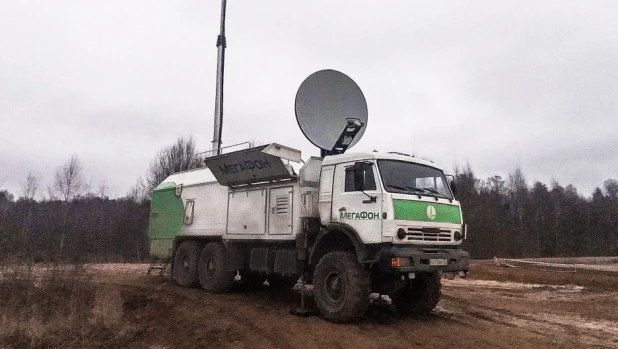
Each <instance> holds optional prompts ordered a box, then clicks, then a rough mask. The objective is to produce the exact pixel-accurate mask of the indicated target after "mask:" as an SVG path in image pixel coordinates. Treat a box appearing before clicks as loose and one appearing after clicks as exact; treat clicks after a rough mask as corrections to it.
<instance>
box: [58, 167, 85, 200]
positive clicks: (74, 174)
mask: <svg viewBox="0 0 618 349" xmlns="http://www.w3.org/2000/svg"><path fill="white" fill-rule="evenodd" d="M83 185H84V184H83V179H82V164H81V162H80V161H79V159H78V158H77V155H73V156H71V159H69V161H67V162H66V163H64V165H62V167H60V168H59V169H58V170H56V174H55V175H54V183H53V185H52V187H51V190H50V193H52V194H53V197H58V198H59V199H61V200H62V201H64V202H65V203H67V202H69V201H70V200H71V199H73V198H74V197H75V196H77V195H78V194H79V193H80V192H81V189H82V187H83Z"/></svg>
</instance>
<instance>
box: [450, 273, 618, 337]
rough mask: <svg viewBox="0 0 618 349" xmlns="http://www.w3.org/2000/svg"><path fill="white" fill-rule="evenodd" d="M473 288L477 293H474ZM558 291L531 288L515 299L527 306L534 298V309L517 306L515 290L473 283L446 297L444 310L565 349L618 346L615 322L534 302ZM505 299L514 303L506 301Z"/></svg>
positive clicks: (554, 289)
mask: <svg viewBox="0 0 618 349" xmlns="http://www.w3.org/2000/svg"><path fill="white" fill-rule="evenodd" d="M477 286H478V285H477ZM473 287H474V290H472V288H473ZM558 289H560V288H553V287H551V285H548V286H547V287H542V288H539V289H535V288H534V287H527V290H526V291H520V292H523V297H521V298H520V297H515V298H518V299H521V300H522V301H526V302H529V301H530V299H531V298H532V299H533V301H536V302H535V303H533V304H532V305H530V304H525V305H522V304H520V302H517V299H513V298H512V297H510V296H511V293H516V292H517V291H515V290H513V291H509V290H503V289H496V288H493V287H485V288H483V287H475V285H474V283H473V284H471V285H469V286H466V287H461V286H458V287H455V288H450V289H449V292H448V294H446V295H443V300H444V302H443V303H442V306H443V307H445V308H446V309H447V311H450V312H452V313H453V314H454V316H453V317H454V318H455V319H459V320H461V321H468V320H469V319H470V318H472V319H476V320H481V321H486V322H490V323H495V324H498V325H504V326H510V327H515V328H519V329H523V330H526V331H528V332H530V333H535V334H539V335H543V336H546V337H548V338H551V339H552V341H553V342H554V343H561V345H568V346H573V347H588V346H590V345H594V346H599V347H605V348H615V347H617V346H618V339H617V338H618V328H617V327H616V326H615V324H614V322H612V321H605V320H592V319H587V318H584V317H582V316H580V315H578V314H573V313H569V312H564V311H562V310H561V309H560V308H559V307H556V306H555V305H556V304H557V302H555V301H551V300H547V299H545V300H543V301H538V300H535V299H534V298H535V293H539V292H548V290H553V292H557V291H556V290H558ZM504 291H507V292H504ZM549 292H551V291H549ZM505 293H506V294H505ZM471 295H473V297H477V298H480V299H484V300H485V302H483V301H481V302H479V301H478V300H476V299H472V300H470V297H471ZM505 295H507V297H508V298H511V299H510V300H508V299H505ZM563 296H564V295H563ZM561 298H562V297H561ZM571 298H572V299H573V298H575V299H576V298H577V294H571ZM500 300H503V302H502V304H501V305H500V306H496V305H489V304H488V303H493V304H495V303H497V302H499V301H500ZM531 307H534V308H531Z"/></svg>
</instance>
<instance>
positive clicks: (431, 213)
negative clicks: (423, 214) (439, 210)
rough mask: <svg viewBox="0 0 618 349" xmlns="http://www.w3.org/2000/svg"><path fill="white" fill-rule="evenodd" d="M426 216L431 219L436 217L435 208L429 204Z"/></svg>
mask: <svg viewBox="0 0 618 349" xmlns="http://www.w3.org/2000/svg"><path fill="white" fill-rule="evenodd" d="M427 218H429V219H431V220H432V221H433V220H434V219H436V208H435V207H433V206H431V205H429V206H427Z"/></svg>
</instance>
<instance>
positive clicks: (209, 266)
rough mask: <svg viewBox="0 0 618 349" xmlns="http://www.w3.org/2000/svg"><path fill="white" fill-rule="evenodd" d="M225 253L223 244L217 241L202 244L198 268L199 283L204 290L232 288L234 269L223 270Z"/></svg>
mask: <svg viewBox="0 0 618 349" xmlns="http://www.w3.org/2000/svg"><path fill="white" fill-rule="evenodd" d="M226 253H227V251H226V249H225V246H223V244H222V243H219V242H211V243H209V244H208V245H206V246H204V249H203V250H202V254H201V255H200V263H199V267H198V270H199V281H200V284H201V285H202V288H203V289H205V290H206V291H210V292H213V293H222V292H227V291H229V290H230V288H232V284H233V283H234V278H235V277H236V271H226V270H225V260H226V259H225V257H226Z"/></svg>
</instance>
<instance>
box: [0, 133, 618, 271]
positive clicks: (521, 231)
mask: <svg viewBox="0 0 618 349" xmlns="http://www.w3.org/2000/svg"><path fill="white" fill-rule="evenodd" d="M201 155H202V154H197V153H196V152H195V141H194V140H193V138H191V137H188V138H183V137H180V138H178V139H177V140H176V142H175V143H174V144H172V145H170V146H168V147H165V148H163V149H162V150H160V151H159V152H158V153H157V154H156V156H155V157H154V159H153V160H152V162H151V165H150V168H149V170H148V172H147V174H146V175H145V176H144V177H143V178H139V179H138V180H137V181H136V183H135V185H134V186H133V187H132V188H131V189H130V190H129V191H128V192H127V194H126V195H125V196H124V197H122V198H115V199H110V198H109V197H108V196H106V195H105V186H104V185H101V186H99V187H98V188H97V190H93V188H92V185H90V184H88V183H85V182H84V180H83V178H82V165H81V163H80V161H79V159H78V158H77V157H76V156H72V157H71V158H70V159H68V160H67V161H66V162H65V163H64V164H62V165H61V166H59V167H58V169H57V171H56V172H55V175H54V178H53V183H52V185H51V186H50V187H48V188H47V197H46V198H44V199H39V200H35V198H36V197H37V194H38V193H39V192H40V191H41V188H40V183H39V180H38V178H37V177H36V176H33V175H31V174H29V175H28V176H27V178H25V180H24V185H23V188H22V191H21V193H19V196H18V197H17V198H16V197H15V195H14V194H12V193H9V192H8V191H7V190H0V258H6V257H8V256H15V257H21V258H29V259H33V260H35V261H58V260H64V261H68V260H71V261H83V262H85V261H88V262H92V261H99V262H109V261H142V260H144V259H145V258H147V256H148V235H147V230H148V219H149V211H150V202H149V193H150V192H151V191H152V189H153V188H154V187H155V186H156V185H157V184H159V183H160V182H161V181H163V179H165V178H166V177H167V176H168V175H170V174H172V173H175V172H179V171H183V170H186V169H190V168H195V167H198V166H201V165H202V164H203V161H202V156H201ZM454 181H455V185H456V186H457V188H458V194H457V198H458V199H459V200H460V202H461V205H462V210H463V213H464V221H465V223H466V224H467V225H468V239H467V240H466V241H465V242H464V248H465V249H466V250H468V251H469V252H470V255H471V257H472V258H475V259H482V258H491V257H493V256H499V257H514V258H520V257H555V256H601V255H617V254H618V181H616V180H613V179H608V180H607V181H605V182H604V183H603V187H602V188H596V189H595V191H594V193H593V194H592V197H590V198H586V197H584V196H582V195H580V194H579V193H578V192H577V189H576V188H575V187H573V186H572V185H567V186H566V187H563V186H561V185H560V184H559V183H557V182H553V183H551V184H550V185H549V186H548V185H546V184H544V183H541V182H534V184H533V185H532V186H529V185H528V183H527V182H526V179H525V177H524V175H523V173H522V171H521V169H518V168H517V169H515V170H514V171H513V172H512V173H511V174H509V175H508V178H506V179H503V178H502V177H500V176H492V177H490V178H487V179H480V178H477V177H476V176H475V174H474V172H473V170H472V168H471V167H470V166H469V165H467V166H464V167H462V168H457V169H456V170H455V178H454Z"/></svg>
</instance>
